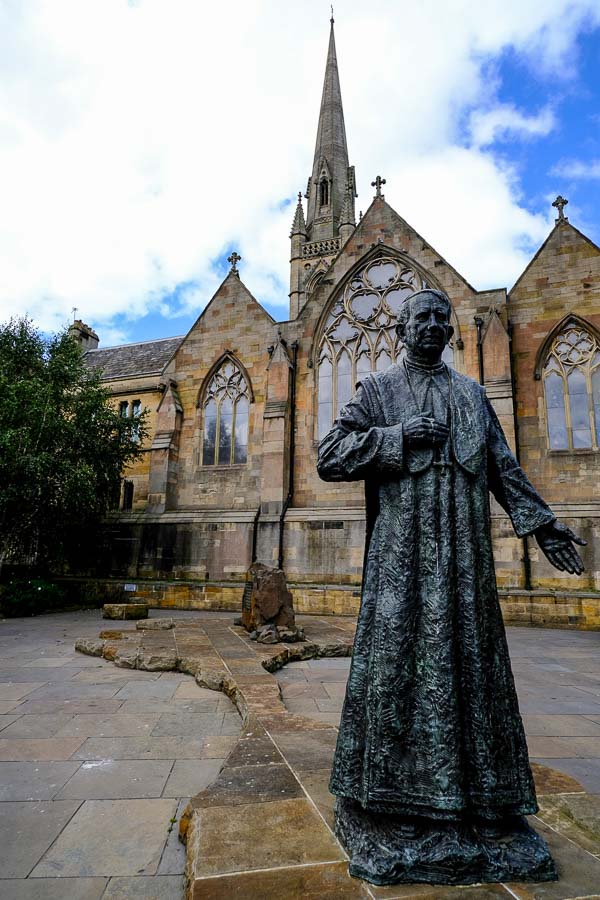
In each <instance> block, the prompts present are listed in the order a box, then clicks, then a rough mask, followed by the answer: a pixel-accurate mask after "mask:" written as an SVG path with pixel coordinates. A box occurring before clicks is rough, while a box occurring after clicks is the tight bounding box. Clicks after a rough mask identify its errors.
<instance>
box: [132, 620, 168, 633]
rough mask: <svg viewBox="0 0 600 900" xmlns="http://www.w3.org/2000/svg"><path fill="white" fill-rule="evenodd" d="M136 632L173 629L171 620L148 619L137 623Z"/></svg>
mask: <svg viewBox="0 0 600 900" xmlns="http://www.w3.org/2000/svg"><path fill="white" fill-rule="evenodd" d="M135 627H136V628H137V629H138V631H168V630H169V629H170V628H174V627H175V622H174V621H173V619H148V621H146V622H138V623H137V625H136V626H135Z"/></svg>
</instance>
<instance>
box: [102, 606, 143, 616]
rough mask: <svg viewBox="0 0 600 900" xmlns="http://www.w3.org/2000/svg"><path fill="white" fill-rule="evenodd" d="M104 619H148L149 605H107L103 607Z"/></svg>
mask: <svg viewBox="0 0 600 900" xmlns="http://www.w3.org/2000/svg"><path fill="white" fill-rule="evenodd" d="M102 618H103V619H147V618H148V604H147V603H105V604H104V606H103V607H102Z"/></svg>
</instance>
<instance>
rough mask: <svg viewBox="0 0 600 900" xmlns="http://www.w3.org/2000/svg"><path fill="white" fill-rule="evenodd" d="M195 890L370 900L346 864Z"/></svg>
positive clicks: (252, 875) (209, 898)
mask: <svg viewBox="0 0 600 900" xmlns="http://www.w3.org/2000/svg"><path fill="white" fill-rule="evenodd" d="M195 888H196V889H195V892H194V895H193V900H265V898H267V897H281V898H289V900H296V898H297V900H358V898H367V897H370V896H371V895H370V894H369V893H368V891H367V888H366V886H365V885H364V884H362V883H361V882H360V881H358V880H357V879H356V878H351V877H350V876H349V875H348V866H347V864H346V863H345V862H343V863H342V862H333V863H323V864H320V865H315V866H313V865H300V866H287V867H284V868H281V867H280V868H276V869H265V870H262V871H258V872H239V873H236V874H231V875H224V876H222V877H221V878H200V879H198V880H197V881H196V885H195ZM507 896H508V895H507Z"/></svg>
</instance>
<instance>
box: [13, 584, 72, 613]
mask: <svg viewBox="0 0 600 900" xmlns="http://www.w3.org/2000/svg"><path fill="white" fill-rule="evenodd" d="M64 600H65V598H64V594H63V592H62V591H61V589H60V588H59V587H58V586H57V585H56V584H52V582H50V581H46V580H45V579H43V578H32V579H20V580H17V581H9V582H8V584H7V585H5V586H4V587H3V588H2V593H0V611H1V612H2V614H3V615H5V616H7V617H13V616H35V615H39V614H40V613H43V612H47V611H50V610H52V609H60V608H61V607H62V606H64Z"/></svg>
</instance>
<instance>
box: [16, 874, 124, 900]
mask: <svg viewBox="0 0 600 900" xmlns="http://www.w3.org/2000/svg"><path fill="white" fill-rule="evenodd" d="M107 884H108V879H107V878H28V879H27V880H25V879H22V880H19V881H12V880H9V881H4V880H0V897H1V898H2V900H100V898H102V897H104V896H105V894H104V891H105V889H106V885H107Z"/></svg>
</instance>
